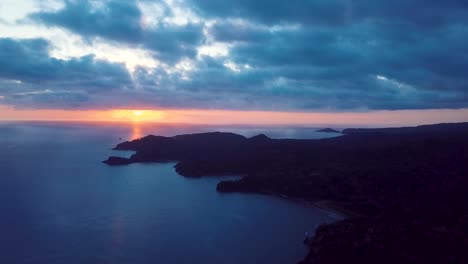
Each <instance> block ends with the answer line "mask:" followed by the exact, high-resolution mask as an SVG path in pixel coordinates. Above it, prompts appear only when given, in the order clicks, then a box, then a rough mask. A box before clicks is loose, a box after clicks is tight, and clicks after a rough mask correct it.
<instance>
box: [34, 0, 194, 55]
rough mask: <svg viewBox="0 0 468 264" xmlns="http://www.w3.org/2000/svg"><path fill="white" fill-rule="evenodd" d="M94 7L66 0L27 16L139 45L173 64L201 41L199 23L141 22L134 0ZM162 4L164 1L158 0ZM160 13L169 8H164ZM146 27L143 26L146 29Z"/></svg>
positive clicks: (90, 36)
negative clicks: (53, 8) (57, 6)
mask: <svg viewBox="0 0 468 264" xmlns="http://www.w3.org/2000/svg"><path fill="white" fill-rule="evenodd" d="M101 4H102V6H99V5H98V6H93V5H92V3H91V1H84V0H83V1H66V2H65V7H64V8H63V9H61V10H58V11H57V12H37V13H34V14H31V15H30V17H31V18H32V19H33V20H35V21H39V22H41V23H44V24H46V25H48V26H56V27H63V28H66V29H68V30H71V31H73V32H75V33H77V34H80V35H81V36H83V37H84V38H85V39H88V40H92V39H93V38H95V37H101V38H104V39H108V40H111V41H116V42H123V43H127V44H131V45H136V46H141V47H143V48H146V49H150V50H153V51H155V52H156V53H157V58H158V59H161V60H164V61H167V62H170V63H173V62H177V61H178V60H179V59H180V58H182V57H190V58H192V57H194V56H195V55H196V47H197V45H199V44H200V43H201V41H202V40H203V32H202V29H203V28H202V27H201V25H196V24H187V25H183V26H179V25H172V24H167V23H159V24H158V25H156V26H155V27H154V28H153V27H151V28H150V27H147V26H145V25H144V23H145V21H144V17H143V15H142V13H141V11H140V9H139V8H138V6H137V4H136V2H135V1H120V0H113V1H105V2H103V3H101ZM160 4H162V5H163V7H164V2H162V1H160ZM163 13H165V15H169V14H170V11H169V9H168V8H167V6H166V8H164V11H163ZM145 27H146V28H145Z"/></svg>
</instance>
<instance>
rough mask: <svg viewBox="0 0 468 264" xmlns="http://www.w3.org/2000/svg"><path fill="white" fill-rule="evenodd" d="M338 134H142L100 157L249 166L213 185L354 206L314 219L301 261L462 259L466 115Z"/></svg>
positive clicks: (212, 171) (212, 170) (198, 171)
mask: <svg viewBox="0 0 468 264" xmlns="http://www.w3.org/2000/svg"><path fill="white" fill-rule="evenodd" d="M343 134H344V135H343V136H341V137H336V138H329V139H321V140H294V139H283V140H276V139H270V138H268V137H266V136H265V135H259V136H256V137H253V138H246V137H243V136H240V135H236V134H232V133H220V132H214V133H204V134H193V135H181V136H176V137H159V136H148V137H145V138H142V139H139V140H134V141H131V142H124V143H121V144H119V145H117V146H116V149H117V150H133V151H136V153H135V154H134V155H132V156H131V157H130V158H129V159H124V158H116V157H110V158H109V159H108V160H106V161H105V162H106V163H107V164H109V165H126V164H130V163H136V162H161V161H167V160H178V161H179V162H178V163H177V165H176V166H175V167H176V170H177V172H178V173H179V174H181V175H183V176H186V177H202V176H210V175H245V176H244V177H242V178H241V179H239V180H230V181H221V182H220V183H219V184H218V185H217V187H216V188H217V190H218V191H219V192H253V193H265V194H275V195H280V196H282V197H288V198H289V199H301V200H305V201H309V202H316V201H320V200H327V201H330V202H329V203H328V206H331V207H333V206H335V207H336V208H335V210H336V209H341V210H343V211H344V212H348V214H350V215H352V217H349V218H347V219H346V220H342V221H339V222H337V223H333V224H325V225H322V226H320V227H319V228H318V229H317V231H316V235H315V236H314V237H313V239H311V240H310V242H309V246H310V249H311V250H310V253H309V254H308V256H307V257H306V258H305V259H304V260H303V261H302V262H301V263H303V264H306V263H319V264H320V263H342V262H351V263H434V262H431V261H432V260H437V261H438V262H436V263H463V262H465V260H468V256H467V254H466V253H465V252H464V251H463V248H468V247H465V246H468V229H467V227H468V209H467V208H468V195H467V193H466V190H468V166H466V164H468V137H467V136H466V135H468V123H459V124H439V125H431V126H421V127H413V128H400V129H398V128H390V129H345V130H344V131H343ZM322 206H323V204H322ZM325 206H327V205H325ZM332 209H333V208H332ZM467 262H468V261H467Z"/></svg>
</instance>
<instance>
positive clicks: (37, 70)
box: [0, 0, 468, 125]
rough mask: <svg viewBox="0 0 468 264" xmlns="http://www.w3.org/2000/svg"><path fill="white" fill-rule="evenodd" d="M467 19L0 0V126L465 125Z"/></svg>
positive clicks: (364, 4) (318, 6)
mask: <svg viewBox="0 0 468 264" xmlns="http://www.w3.org/2000/svg"><path fill="white" fill-rule="evenodd" d="M467 13H468V2H467V1H461V0H458V1H457V0H445V1H423V0H393V1H386V0H355V1H351V0H314V1H312V0H302V1H299V0H289V1H284V0H256V1H251V0H224V1H219V0H155V1H149V0H139V1H137V0H125V1H123V0H107V1H105V0H103V1H86V0H80V1H77V0H76V1H73V0H64V1H62V0H51V1H45V0H1V1H0V120H38V119H40V120H58V119H60V120H78V119H79V120H94V121H100V120H108V121H119V120H120V121H135V120H140V121H155V122H176V121H177V122H179V121H181V122H182V121H187V122H191V123H192V122H207V123H219V122H229V120H231V121H232V122H233V123H236V122H237V123H255V122H257V123H274V124H287V123H294V124H296V123H298V124H307V123H321V122H322V121H323V122H324V123H329V124H347V123H348V122H350V121H353V120H355V121H356V122H355V123H358V121H362V120H365V122H368V123H373V124H382V125H385V124H396V123H401V124H416V123H418V124H419V123H436V122H460V121H468V110H467V109H468V74H467V72H468V16H467V15H466V14H467ZM363 122H364V121H363Z"/></svg>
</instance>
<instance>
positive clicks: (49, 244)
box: [0, 123, 337, 264]
mask: <svg viewBox="0 0 468 264" xmlns="http://www.w3.org/2000/svg"><path fill="white" fill-rule="evenodd" d="M211 130H218V131H234V132H237V133H240V134H244V135H246V136H252V135H254V134H257V133H266V134H267V135H269V136H272V137H298V138H317V137H323V136H330V135H324V134H317V133H315V132H313V131H314V130H315V129H307V128H301V129H292V128H290V129H279V128H252V127H249V128H240V127H224V128H220V127H217V128H216V127H186V126H171V127H168V126H166V127H158V126H144V127H142V126H140V125H137V124H135V125H128V126H122V125H120V126H117V125H92V124H58V123H54V124H44V123H29V124H28V123H10V124H8V123H0V147H1V150H2V151H1V152H0V214H1V215H0V263H129V264H138V263H164V264H172V263H180V264H184V263H191V264H193V263H233V264H234V263H243V264H249V263H252V264H253V263H278V264H280V263H281V264H284V263H296V262H297V261H298V260H299V259H301V258H302V257H303V256H304V255H305V254H306V252H307V248H306V247H304V246H303V245H302V244H301V242H302V239H303V234H304V232H305V231H312V230H313V229H314V227H315V226H317V225H319V224H321V223H324V222H330V221H334V220H336V219H337V218H336V217H337V216H334V215H332V214H330V213H329V212H325V211H323V210H320V209H317V208H314V207H310V206H307V205H305V204H301V203H296V202H291V201H287V200H283V199H279V198H276V197H270V196H263V195H247V194H219V193H217V192H216V189H215V187H216V184H217V182H218V181H219V180H220V179H221V178H216V177H212V178H202V179H187V178H184V177H181V176H179V175H178V174H177V173H176V172H175V171H174V169H173V166H174V164H173V163H167V164H133V165H130V166H124V167H109V166H106V165H105V164H102V163H101V162H100V161H101V160H103V159H105V158H106V157H107V156H109V155H111V154H113V155H115V154H116V153H115V152H114V153H113V151H111V150H110V149H111V148H112V147H113V146H114V145H115V144H117V143H119V142H120V141H122V140H127V139H131V138H137V137H141V136H143V135H145V134H149V133H153V134H162V135H174V134H179V133H187V132H204V131H211ZM120 138H121V139H120ZM117 154H121V155H128V153H127V154H125V153H117Z"/></svg>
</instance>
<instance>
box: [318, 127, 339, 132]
mask: <svg viewBox="0 0 468 264" xmlns="http://www.w3.org/2000/svg"><path fill="white" fill-rule="evenodd" d="M317 132H323V133H340V131H338V130H335V129H333V128H323V129H319V130H317Z"/></svg>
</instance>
